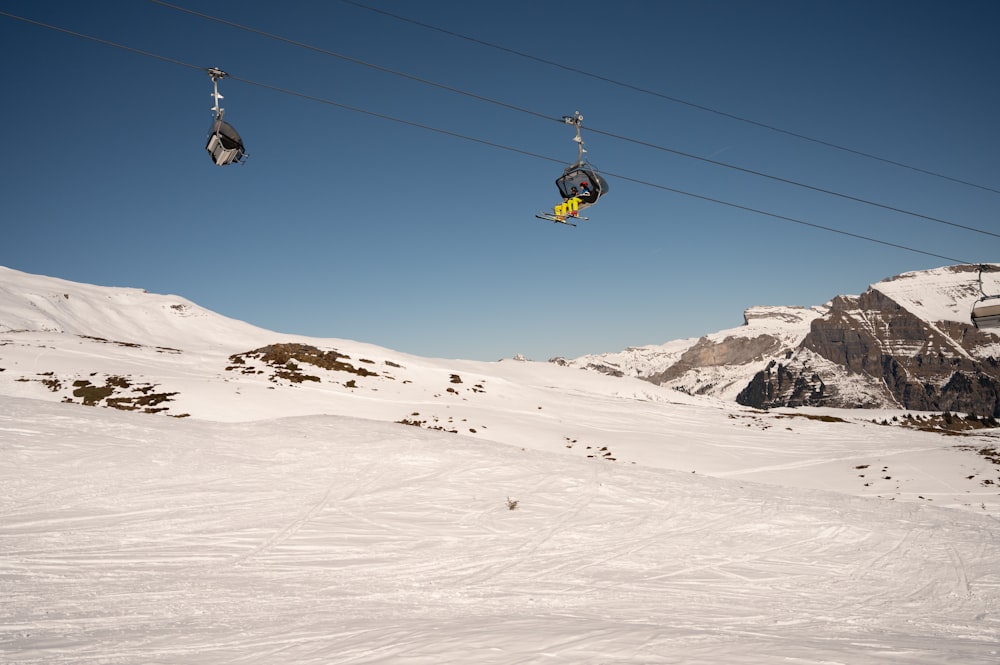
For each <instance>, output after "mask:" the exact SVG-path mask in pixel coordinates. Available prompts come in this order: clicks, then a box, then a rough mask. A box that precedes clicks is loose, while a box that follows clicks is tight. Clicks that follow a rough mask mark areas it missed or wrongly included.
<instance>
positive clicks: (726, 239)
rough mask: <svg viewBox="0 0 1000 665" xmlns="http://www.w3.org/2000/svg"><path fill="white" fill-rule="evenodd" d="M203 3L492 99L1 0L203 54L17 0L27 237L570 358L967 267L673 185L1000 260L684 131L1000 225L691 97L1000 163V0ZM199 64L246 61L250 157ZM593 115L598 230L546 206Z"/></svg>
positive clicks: (321, 333)
mask: <svg viewBox="0 0 1000 665" xmlns="http://www.w3.org/2000/svg"><path fill="white" fill-rule="evenodd" d="M176 4H178V5H182V6H184V7H187V8H190V9H195V10H197V11H200V12H203V13H206V14H210V15H212V16H215V17H217V18H221V19H225V20H226V21H230V22H235V23H239V24H242V25H245V26H249V27H252V28H254V29H256V30H260V31H264V32H267V33H270V34H273V35H278V36H281V37H284V38H287V39H290V40H294V41H297V42H301V43H303V44H308V45H310V46H313V47H316V48H318V49H322V50H326V51H332V52H335V53H337V54H340V55H342V56H347V57H349V58H353V59H356V60H359V61H363V62H364V63H368V64H369V65H373V66H376V67H380V68H384V69H389V70H394V71H398V72H402V73H405V74H407V75H410V76H412V77H416V78H419V79H423V80H424V81H429V82H434V83H437V84H440V85H443V86H447V87H450V88H454V89H457V90H460V91H462V92H464V93H467V94H459V93H456V92H451V91H448V90H445V89H442V88H440V87H436V86H434V85H430V84H428V83H426V82H420V81H415V80H412V79H406V78H402V77H400V76H397V75H394V74H391V73H388V72H386V71H383V70H379V69H376V68H374V67H371V66H365V65H364V64H358V63H356V62H351V61H349V60H346V59H343V58H338V57H334V56H331V55H328V54H325V53H321V52H317V51H316V50H310V49H307V48H304V47H302V46H297V45H294V44H290V43H287V42H282V41H277V40H274V39H271V38H268V37H266V36H263V35H260V34H254V33H251V32H247V31H245V30H241V29H238V28H235V27H232V26H228V25H223V24H220V23H218V22H214V21H209V20H206V19H204V18H200V17H197V16H193V15H191V14H188V13H183V12H180V11H177V10H175V9H170V8H167V7H164V6H162V5H159V4H155V3H153V2H144V1H141V0H102V1H100V2H77V1H70V0H60V1H46V0H0V11H3V12H8V13H11V14H16V15H19V16H23V17H27V18H30V19H33V20H36V21H39V22H43V23H47V24H51V25H54V26H58V27H61V28H65V29H67V30H71V31H75V32H79V33H83V34H86V35H90V36H92V37H97V38H100V39H104V40H108V41H111V42H114V43H116V44H120V45H123V46H128V47H130V48H134V49H138V50H141V51H145V52H148V53H152V54H156V55H158V56H163V57H165V58H169V59H172V60H176V61H179V62H180V63H182V64H177V63H172V62H167V61H164V60H160V59H157V58H154V57H150V56H147V55H141V54H138V53H135V52H131V51H126V50H123V49H121V48H117V47H113V46H109V45H106V44H101V43H96V42H94V41H91V40H87V39H83V38H80V37H77V36H72V35H69V34H66V33H61V32H56V31H53V30H50V29H46V28H43V27H39V26H37V25H32V24H28V23H24V22H22V21H18V20H14V19H12V18H9V17H6V16H0V55H2V57H0V76H2V78H0V80H2V81H3V97H4V103H3V104H2V105H0V139H2V140H0V145H2V158H0V169H2V172H0V182H2V188H3V189H2V196H0V220H2V225H3V236H2V238H3V240H2V242H0V264H2V265H6V266H8V267H11V268H15V269H18V270H23V271H27V272H31V273H39V274H45V275H50V276H54V277H61V278H65V279H71V280H76V281H82V282H88V283H94V284H100V285H106V286H130V287H138V288H145V289H147V290H149V291H151V292H156V293H170V294H177V295H181V296H184V297H186V298H189V299H191V300H193V301H195V302H196V303H198V304H200V305H202V306H204V307H207V308H209V309H212V310H214V311H217V312H219V313H221V314H224V315H227V316H231V317H234V318H238V319H242V320H245V321H248V322H250V323H253V324H256V325H259V326H262V327H265V328H270V329H273V330H277V331H281V332H289V333H299V334H303V335H310V336H318V337H343V338H350V339H356V340H360V341H365V342H371V343H375V344H381V345H384V346H388V347H390V348H394V349H397V350H400V351H404V352H409V353H415V354H420V355H425V356H435V357H450V358H468V359H482V360H495V359H498V358H501V357H510V356H512V355H514V354H516V353H522V354H524V355H526V356H528V357H530V358H533V359H536V360H546V359H548V358H550V357H553V356H557V355H563V356H567V357H575V356H579V355H582V354H586V353H598V352H604V351H618V350H621V349H624V348H625V347H628V346H638V345H645V344H658V343H662V342H666V341H669V340H673V339H679V338H687V337H694V336H700V335H703V334H707V333H711V332H715V331H717V330H721V329H725V328H730V327H734V326H737V325H739V324H741V323H742V312H743V310H744V309H745V308H746V307H748V306H752V305H816V304H822V303H823V302H825V301H827V300H829V299H830V298H831V297H833V296H835V295H837V294H850V293H860V292H861V291H863V290H864V289H865V288H867V286H868V285H869V284H871V283H873V282H877V281H879V280H881V279H883V278H885V277H888V276H891V275H894V274H898V273H900V272H905V271H908V270H918V269H924V268H933V267H938V266H941V265H947V264H949V263H951V261H948V260H945V259H942V258H937V257H933V256H927V255H925V254H920V253H915V252H910V251H906V250H903V249H898V248H893V247H888V246H885V245H880V244H877V243H874V242H868V241H864V240H859V239H857V238H853V237H849V236H844V235H841V234H837V233H833V232H830V231H824V230H821V229H816V228H812V227H808V226H803V225H801V224H796V223H791V222H788V221H783V220H780V219H776V218H774V217H771V216H767V215H761V214H758V213H754V212H749V211H746V210H741V209H737V208H733V207H729V206H725V205H721V204H719V203H715V202H711V201H706V200H701V199H697V198H693V197H690V196H686V195H684V194H678V193H675V192H671V191H667V190H664V189H660V188H658V187H654V186H650V185H647V184H642V183H652V184H655V185H659V186H662V187H668V188H674V189H677V190H681V191H683V192H689V193H692V194H697V195H700V196H705V197H708V198H710V199H718V200H721V201H726V202H729V203H733V204H736V205H739V206H746V207H750V208H755V209H759V210H763V211H766V212H769V213H774V214H777V215H783V216H787V217H793V218H796V219H799V220H802V221H805V222H809V223H811V224H817V225H821V226H826V227H830V228H835V229H838V230H842V231H844V232H846V233H853V234H861V235H865V236H870V237H873V238H877V239H880V240H884V241H887V242H892V243H897V244H901V245H904V246H907V247H911V248H914V249H918V250H921V251H924V252H930V253H932V254H938V255H941V256H944V257H948V258H954V259H958V260H961V261H970V262H984V261H997V260H998V259H1000V253H998V250H1000V238H997V237H996V236H992V235H988V234H983V233H977V232H974V231H968V230H965V229H962V228H959V227H956V226H952V225H945V224H942V223H939V222H931V221H927V220H925V219H921V218H919V217H915V216H913V215H908V214H903V213H899V212H894V211H890V210H886V209H884V208H880V207H876V206H872V205H868V204H865V203H860V202H856V201H851V200H847V199H845V198H842V197H835V196H831V195H829V194H825V193H822V192H818V191H815V190H809V189H805V188H802V187H797V186H793V185H791V184H788V183H783V182H778V181H775V180H772V179H767V178H762V177H760V176H757V175H753V174H750V173H746V172H741V171H737V170H734V169H731V168H725V167H721V166H717V165H713V164H709V163H706V162H703V161H699V160H697V159H693V158H691V157H685V156H681V155H678V154H676V153H674V152H669V151H668V150H670V151H678V152H683V153H689V154H691V155H696V156H698V157H703V158H706V159H712V160H717V161H720V162H725V163H727V164H731V165H733V166H737V167H740V168H742V169H748V170H752V171H757V172H761V173H766V174H769V175H772V176H775V177H777V178H783V179H786V180H792V181H795V182H798V183H802V184H806V185H809V186H811V187H816V188H820V189H825V190H830V191H833V192H837V193H839V194H843V195H846V196H850V197H855V198H860V199H864V200H867V201H872V202H876V203H880V204H883V205H886V206H890V207H893V208H898V209H901V210H904V211H906V212H911V213H917V214H919V215H924V216H928V217H935V218H938V219H942V220H945V221H948V222H952V223H954V224H959V225H962V226H968V227H972V228H975V229H981V230H986V231H989V232H992V233H997V232H1000V224H998V223H997V222H998V215H997V210H998V207H1000V193H998V192H996V191H988V190H984V189H980V188H976V187H972V186H969V185H966V184H962V183H958V182H954V181H950V180H945V179H942V178H937V177H934V176H930V175H927V174H924V173H920V172H918V171H914V170H912V169H907V168H901V167H898V166H893V165H890V164H887V163H885V162H880V161H876V160H872V159H867V158H863V157H860V156H858V155H855V154H851V153H848V152H845V151H842V150H837V149H834V148H830V147H827V146H823V145H820V144H818V143H815V142H810V141H805V140H802V139H799V138H795V137H792V136H789V135H788V134H783V133H779V132H776V131H773V130H770V129H766V128H763V127H760V126H758V125H754V124H749V123H747V122H741V121H739V120H735V119H733V118H730V117H726V116H724V115H720V114H718V113H711V112H708V111H705V110H701V109H698V108H695V107H693V106H690V105H685V104H680V103H677V102H673V101H670V100H668V99H665V98H664V97H663V96H666V97H673V98H677V99H681V100H684V101H687V102H690V103H692V104H696V105H700V106H705V107H709V108H712V109H716V110H718V111H722V112H724V113H728V114H731V115H735V116H739V117H741V118H745V119H749V120H752V121H755V122H757V123H763V124H766V125H770V126H773V127H777V128H780V129H783V130H785V131H788V132H792V133H796V134H801V135H805V136H808V137H811V138H814V139H818V140H821V141H825V142H829V143H832V144H835V145H838V146H843V147H847V148H850V149H853V150H857V151H862V152H865V153H870V154H873V155H877V156H879V157H883V158H885V159H889V160H893V161H896V162H900V163H903V164H906V165H910V166H914V167H917V168H920V169H925V170H929V171H933V172H936V173H941V174H944V175H947V176H949V177H952V178H956V179H958V180H961V181H966V182H970V183H974V184H978V185H982V186H985V187H988V188H992V189H994V190H1000V130H998V126H1000V125H998V118H1000V115H998V110H1000V84H998V82H997V65H998V63H1000V41H998V40H997V39H996V28H997V26H998V25H1000V5H998V4H997V3H995V2H993V1H991V0H984V1H982V2H976V1H959V2H943V1H942V2H922V1H919V0H899V1H894V0H884V1H880V2H870V1H867V0H865V1H851V0H848V1H844V0H836V1H824V2H820V1H805V0H794V1H793V0H787V1H786V0H772V1H766V0H765V1H762V2H743V1H710V0H699V1H694V0H691V1H674V0H663V1H660V0H657V1H655V2H654V1H649V2H591V1H582V2H572V3H567V2H553V1H548V0H543V1H541V2H539V1H537V0H536V1H534V2H523V1H521V0H513V1H508V2H499V3H487V2H468V1H464V0H461V1H460V0H434V1H427V2H411V1H402V0H371V1H370V2H367V1H365V2H364V3H363V4H365V5H366V6H368V7H370V8H376V9H379V10H383V11H385V12H391V13H393V14H397V15H399V16H403V17H406V18H408V19H411V20H412V21H416V22H419V23H424V24H428V25H433V26H436V27H438V28H440V29H441V30H444V31H448V32H451V33H456V34H457V35H460V36H461V37H457V36H455V35H454V34H446V33H445V32H441V31H436V30H432V29H429V28H427V27H421V26H420V25H417V24H415V23H413V22H407V21H403V20H399V19H398V18H393V17H391V16H387V15H385V14H383V13H378V12H375V11H371V10H370V9H365V8H362V7H358V6H357V5H355V4H351V3H347V2H340V1H337V0H313V1H309V2H306V1H298V0H290V1H289V2H282V3H278V2H270V1H269V2H263V1H260V2H250V1H247V0H214V1H205V2H197V3H196V2H193V0H176ZM462 37H465V39H463V38H462ZM473 40H480V41H485V42H489V43H492V44H496V45H499V46H503V47H504V48H506V49H510V50H513V51H517V52H520V53H524V54H529V55H531V56H534V57H535V58H539V59H542V60H550V61H554V62H558V63H562V64H564V65H565V66H566V67H571V68H577V69H583V70H586V71H588V72H592V73H593V74H595V75H597V76H599V77H603V78H605V79H610V80H611V81H613V82H608V81H601V80H597V79H594V78H589V77H586V76H584V75H582V74H579V73H575V72H572V71H569V70H567V69H561V68H558V67H555V66H552V65H548V64H545V63H543V62H539V61H538V60H533V59H528V58H525V57H521V56H519V55H516V54H513V53H510V52H507V51H503V50H500V49H496V48H491V47H489V46H486V45H483V44H480V43H476V42H475V41H473ZM188 64H189V65H194V66H195V67H198V68H208V67H219V68H221V69H223V70H225V71H227V72H229V73H230V74H231V75H232V76H233V77H237V78H239V79H243V80H235V79H227V80H224V81H222V82H221V84H220V90H221V92H222V94H223V95H225V99H224V100H223V106H224V107H225V109H226V117H227V119H228V120H230V121H231V122H232V124H233V125H234V126H235V127H236V128H237V129H238V130H239V131H240V133H241V134H242V135H243V137H244V139H245V141H246V145H247V150H248V152H249V153H250V159H249V161H248V163H247V164H245V165H243V166H228V167H221V168H220V167H217V166H214V165H213V164H212V163H211V162H210V160H209V158H208V155H207V153H206V152H205V151H204V143H205V138H206V133H207V130H208V127H209V124H210V122H211V119H212V113H211V111H210V108H211V106H212V99H211V97H210V93H211V89H212V86H211V80H210V79H209V77H208V75H207V74H206V73H205V72H204V71H200V70H199V69H197V68H192V67H187V66H185V65H188ZM614 82H618V83H623V84H627V85H629V86H635V87H638V88H642V89H645V90H648V91H652V92H655V93H657V94H649V93H648V92H640V91H638V90H635V89H633V88H629V87H625V86H622V85H616V84H615V83H614ZM258 84H263V85H258ZM264 86H274V87H278V88H282V89H285V90H288V91H291V92H293V93H296V94H287V93H282V92H277V91H275V90H273V89H269V88H267V87H264ZM297 95H306V96H311V97H314V98H318V100H319V101H317V100H315V99H314V100H310V99H306V98H304V97H301V96H297ZM475 96H480V97H485V98H488V99H490V100H494V101H495V102H501V103H502V104H498V103H491V102H488V101H484V100H481V99H476V98H475ZM333 103H336V104H342V105H347V106H351V107H356V108H358V109H363V110H364V111H367V112H368V113H364V112H359V111H351V110H347V109H344V108H341V107H338V106H335V105H333ZM504 105H509V106H513V107H516V108H514V109H512V108H509V107H508V106H504ZM577 110H579V111H580V112H582V113H583V114H584V117H585V121H584V130H583V132H584V134H583V136H584V139H585V141H586V144H587V147H588V149H589V152H588V157H589V159H590V161H591V162H592V163H593V164H594V165H595V166H597V167H598V168H599V169H601V170H602V171H603V172H604V173H605V175H606V176H607V179H608V181H609V182H610V185H611V191H610V192H609V193H608V195H607V196H606V197H604V198H603V199H602V200H601V202H600V203H599V204H598V205H597V206H595V207H593V208H591V209H590V210H589V211H588V216H589V217H590V221H586V222H582V223H581V224H580V226H579V227H578V228H569V227H564V226H557V225H553V224H549V223H547V222H543V221H539V220H537V219H535V218H534V213H535V212H537V211H539V210H542V209H545V208H549V207H550V206H551V205H553V204H554V203H556V202H557V201H558V197H557V196H556V189H555V186H554V184H553V181H554V179H555V178H556V177H558V175H559V174H560V173H561V172H562V168H563V167H564V166H565V165H568V164H569V163H571V162H572V161H574V159H575V157H576V152H575V150H576V148H575V145H574V143H573V142H572V140H571V139H572V136H573V130H572V128H571V127H569V126H568V125H565V124H561V122H560V120H559V119H560V118H561V117H562V116H563V115H568V114H572V113H573V112H574V111H577ZM372 114H383V115H388V116H393V117H395V118H399V119H402V120H405V121H407V122H410V123H415V124H416V125H425V126H428V127H434V128H437V129H440V130H444V131H448V132H454V133H457V134H461V135H464V136H467V137H470V138H471V139H475V140H467V139H463V138H458V137H455V136H450V135H446V134H442V133H440V132H434V131H431V130H429V129H425V128H421V127H418V126H413V125H407V124H402V123H399V122H394V121H390V120H385V119H382V118H379V117H377V116H375V115H372ZM599 132H603V133H599ZM620 137H628V138H632V139H636V140H637V141H640V142H644V143H646V144H649V145H640V144H637V143H634V142H629V141H626V140H623V138H620ZM488 143H494V144H498V145H500V146H505V147H507V148H510V149H513V150H510V149H504V148H501V147H495V146H491V145H488ZM665 149H666V150H665ZM516 151H525V152H527V153H532V154H534V155H541V156H543V157H548V158H550V159H543V158H539V157H535V156H531V155H528V154H523V153H521V152H516ZM616 175H617V176H622V177H615V176H616ZM635 181H641V182H635Z"/></svg>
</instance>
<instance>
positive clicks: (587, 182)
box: [556, 164, 608, 208]
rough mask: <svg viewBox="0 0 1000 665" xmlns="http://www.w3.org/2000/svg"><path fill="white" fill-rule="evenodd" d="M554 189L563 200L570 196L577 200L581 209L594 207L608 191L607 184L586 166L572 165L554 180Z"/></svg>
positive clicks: (592, 169)
mask: <svg viewBox="0 0 1000 665" xmlns="http://www.w3.org/2000/svg"><path fill="white" fill-rule="evenodd" d="M556 187H558V188H559V194H560V195H561V196H562V197H563V198H564V199H568V198H570V197H571V196H576V197H577V198H579V199H580V207H581V208H586V207H587V206H590V205H594V204H595V203H597V200H598V199H599V198H601V197H602V196H603V195H604V194H606V193H607V191H608V183H607V182H606V181H605V180H604V178H602V177H601V176H600V175H599V174H598V173H597V171H596V170H595V169H594V168H593V167H591V166H590V165H588V164H574V165H573V166H570V167H569V168H567V169H566V170H565V171H564V172H563V174H562V176H561V177H559V178H558V179H557V180H556ZM574 188H575V189H576V193H575V194H574V193H573V189H574Z"/></svg>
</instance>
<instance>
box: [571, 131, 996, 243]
mask: <svg viewBox="0 0 1000 665" xmlns="http://www.w3.org/2000/svg"><path fill="white" fill-rule="evenodd" d="M587 129H588V131H590V132H591V133H593V134H601V135H603V136H609V137H611V138H615V139H619V140H621V141H628V142H629V143H635V144H637V145H643V146H646V147H648V148H653V149H655V150H662V151H664V152H669V153H672V154H675V155H680V156H681V157H687V158H689V159H696V160H698V161H701V162H705V163H707V164H714V165H716V166H724V167H726V168H728V169H733V170H735V171H742V172H743V173H749V174H752V175H755V176H759V177H761V178H768V179H769V180H774V181H776V182H783V183H785V184H788V185H794V186H795V187H802V188H804V189H811V190H813V191H814V192H820V193H822V194H828V195H830V196H836V197H839V198H842V199H846V200H848V201H855V202H857V203H864V204H865V205H870V206H875V207H876V208H882V209H883V210H891V211H892V212H898V213H902V214H904V215H910V216H912V217H919V218H920V219H925V220H928V221H931V222H937V223H938V224H947V225H948V226H954V227H956V228H959V229H965V230H966V231H973V232H975V233H982V234H983V235H988V236H993V237H994V238H1000V233H994V232H992V231H985V230H983V229H977V228H975V227H973V226H966V225H964V224H958V223H956V222H949V221H948V220H946V219H941V218H939V217H931V216H930V215H923V214H921V213H919V212H912V211H909V210H904V209H902V208H897V207H895V206H891V205H888V204H885V203H878V202H877V201H869V200H868V199H863V198H860V197H857V196H851V195H850V194H841V193H840V192H835V191H833V190H829V189H824V188H823V187H817V186H815V185H809V184H806V183H803V182H798V181H795V180H790V179H788V178H782V177H781V176H776V175H771V174H769V173H763V172H761V171H756V170H754V169H750V168H746V167H743V166H736V165H735V164H727V163H725V162H720V161H717V160H714V159H709V158H708V157H701V156H699V155H694V154H691V153H688V152H682V151H680V150H675V149H674V148H667V147H664V146H661V145H656V144H655V143H648V142H646V141H641V140H639V139H633V138H630V137H628V136H620V135H618V134H612V133H611V132H606V131H602V130H600V129H594V128H593V127H588V128H587Z"/></svg>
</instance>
